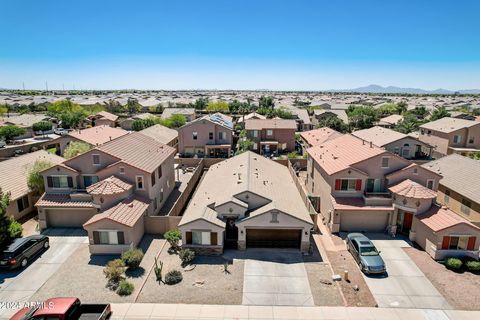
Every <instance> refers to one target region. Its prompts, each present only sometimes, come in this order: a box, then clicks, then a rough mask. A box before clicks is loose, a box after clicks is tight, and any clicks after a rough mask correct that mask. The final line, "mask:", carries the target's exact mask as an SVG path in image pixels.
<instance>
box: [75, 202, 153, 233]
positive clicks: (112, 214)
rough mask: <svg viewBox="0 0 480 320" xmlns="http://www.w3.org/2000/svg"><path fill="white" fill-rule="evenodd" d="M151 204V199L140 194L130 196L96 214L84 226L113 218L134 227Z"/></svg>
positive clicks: (112, 219)
mask: <svg viewBox="0 0 480 320" xmlns="http://www.w3.org/2000/svg"><path fill="white" fill-rule="evenodd" d="M149 205H150V201H149V200H146V199H143V198H140V197H138V196H132V197H129V198H127V199H125V200H123V201H122V202H120V203H118V204H117V205H115V206H113V207H111V208H110V209H107V210H105V211H104V212H102V213H99V214H96V215H94V216H93V217H91V218H90V220H88V221H87V222H85V223H84V225H83V226H84V227H85V226H88V225H90V224H93V223H95V222H98V221H100V220H104V219H107V220H111V221H115V222H118V223H120V224H123V225H125V226H127V227H133V226H134V225H135V223H136V222H137V221H138V220H139V219H140V218H142V216H143V214H144V213H145V210H147V208H148V206H149Z"/></svg>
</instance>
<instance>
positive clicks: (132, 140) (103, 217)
mask: <svg viewBox="0 0 480 320" xmlns="http://www.w3.org/2000/svg"><path fill="white" fill-rule="evenodd" d="M174 155H175V149H174V148H172V147H170V146H167V145H164V144H162V143H160V142H157V141H156V140H154V139H152V138H150V137H148V136H145V135H143V134H141V133H138V132H137V133H131V134H128V135H125V136H123V137H120V138H118V139H115V140H112V141H111V142H108V143H106V144H104V145H102V146H100V147H96V148H94V149H92V150H90V151H88V152H86V153H84V154H81V155H79V156H77V157H74V158H72V159H69V160H67V161H65V162H63V163H61V164H59V165H56V166H54V167H52V168H50V169H47V170H45V171H43V172H42V175H43V177H44V179H45V193H44V194H43V195H42V197H41V198H40V200H39V201H38V202H37V203H36V207H37V208H38V213H39V215H38V216H39V225H40V228H41V229H45V228H47V227H82V226H84V227H85V229H86V230H87V231H88V235H89V242H90V252H91V253H119V252H121V251H122V250H123V249H124V248H125V247H126V245H129V246H135V245H137V244H138V241H139V239H140V238H139V236H138V235H139V233H140V230H142V232H143V221H140V220H142V217H143V216H144V215H149V216H151V215H157V214H158V212H159V211H160V208H161V207H162V206H163V205H164V203H165V201H166V199H167V198H168V196H169V195H170V193H171V191H172V190H173V188H174V186H175V177H174V171H173V168H174V160H173V158H174ZM120 226H121V228H120ZM95 231H97V232H99V233H98V234H97V233H94V232H95ZM115 232H123V234H122V235H121V237H120V236H119V234H117V235H115ZM97 236H98V237H97ZM97 240H98V241H97Z"/></svg>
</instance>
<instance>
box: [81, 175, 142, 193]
mask: <svg viewBox="0 0 480 320" xmlns="http://www.w3.org/2000/svg"><path fill="white" fill-rule="evenodd" d="M132 188H133V186H132V185H131V184H130V183H128V182H125V181H123V180H120V179H119V178H117V177H115V176H111V177H109V178H106V179H104V180H101V181H98V182H97V183H94V184H92V185H91V186H88V187H87V192H88V193H90V194H95V195H99V194H103V195H107V194H117V193H123V192H125V191H128V190H130V189H132Z"/></svg>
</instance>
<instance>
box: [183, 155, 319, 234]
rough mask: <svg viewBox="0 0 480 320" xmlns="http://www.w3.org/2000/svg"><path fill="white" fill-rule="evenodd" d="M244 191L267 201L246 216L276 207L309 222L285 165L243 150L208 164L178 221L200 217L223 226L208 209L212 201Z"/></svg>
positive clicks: (185, 222) (219, 200)
mask: <svg viewBox="0 0 480 320" xmlns="http://www.w3.org/2000/svg"><path fill="white" fill-rule="evenodd" d="M246 191H248V192H251V193H254V194H256V195H258V196H260V197H262V198H263V199H265V201H266V202H267V204H265V205H263V206H260V207H259V208H257V209H255V210H254V211H252V212H250V217H253V216H256V215H260V214H262V213H264V212H267V211H269V210H272V209H276V210H279V211H282V212H284V213H286V214H289V215H291V216H293V217H295V218H297V219H300V220H302V221H305V222H307V223H312V220H311V218H310V216H309V214H308V210H307V209H306V207H305V206H304V204H303V200H302V198H301V196H300V194H299V193H298V190H297V188H296V186H295V182H294V181H293V178H292V176H291V174H290V172H289V171H288V168H287V167H285V166H283V165H281V164H278V163H276V162H274V161H272V160H270V159H267V158H264V157H262V156H259V155H258V154H256V153H253V152H250V151H247V152H244V153H242V154H240V155H237V156H235V157H232V158H229V159H227V160H224V161H222V162H220V163H217V164H215V165H213V166H211V167H210V168H209V170H208V171H207V173H206V174H205V175H204V177H203V179H202V181H201V182H200V185H199V186H198V188H197V190H196V192H195V194H194V195H193V197H192V199H191V200H190V203H189V204H188V207H187V209H186V210H185V213H184V215H183V218H182V220H181V222H180V225H184V224H187V223H190V222H192V221H195V220H198V219H203V220H207V221H210V222H212V223H215V224H217V225H219V226H225V223H224V222H223V221H221V220H220V219H219V218H217V212H215V211H214V210H213V209H211V208H212V205H220V204H223V203H227V202H229V201H234V202H236V200H238V201H241V200H240V199H238V198H237V197H236V195H238V194H240V193H242V192H246ZM234 199H235V200H234Z"/></svg>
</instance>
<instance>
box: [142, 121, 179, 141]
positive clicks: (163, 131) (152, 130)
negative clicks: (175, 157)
mask: <svg viewBox="0 0 480 320" xmlns="http://www.w3.org/2000/svg"><path fill="white" fill-rule="evenodd" d="M140 133H141V134H143V135H146V136H148V137H150V138H153V139H155V140H157V141H159V142H161V143H163V144H168V143H169V142H170V141H172V140H173V139H175V138H177V137H178V131H177V130H174V129H170V128H167V127H165V126H162V125H161V124H156V125H154V126H151V127H148V128H146V129H143V130H142V131H140Z"/></svg>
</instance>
